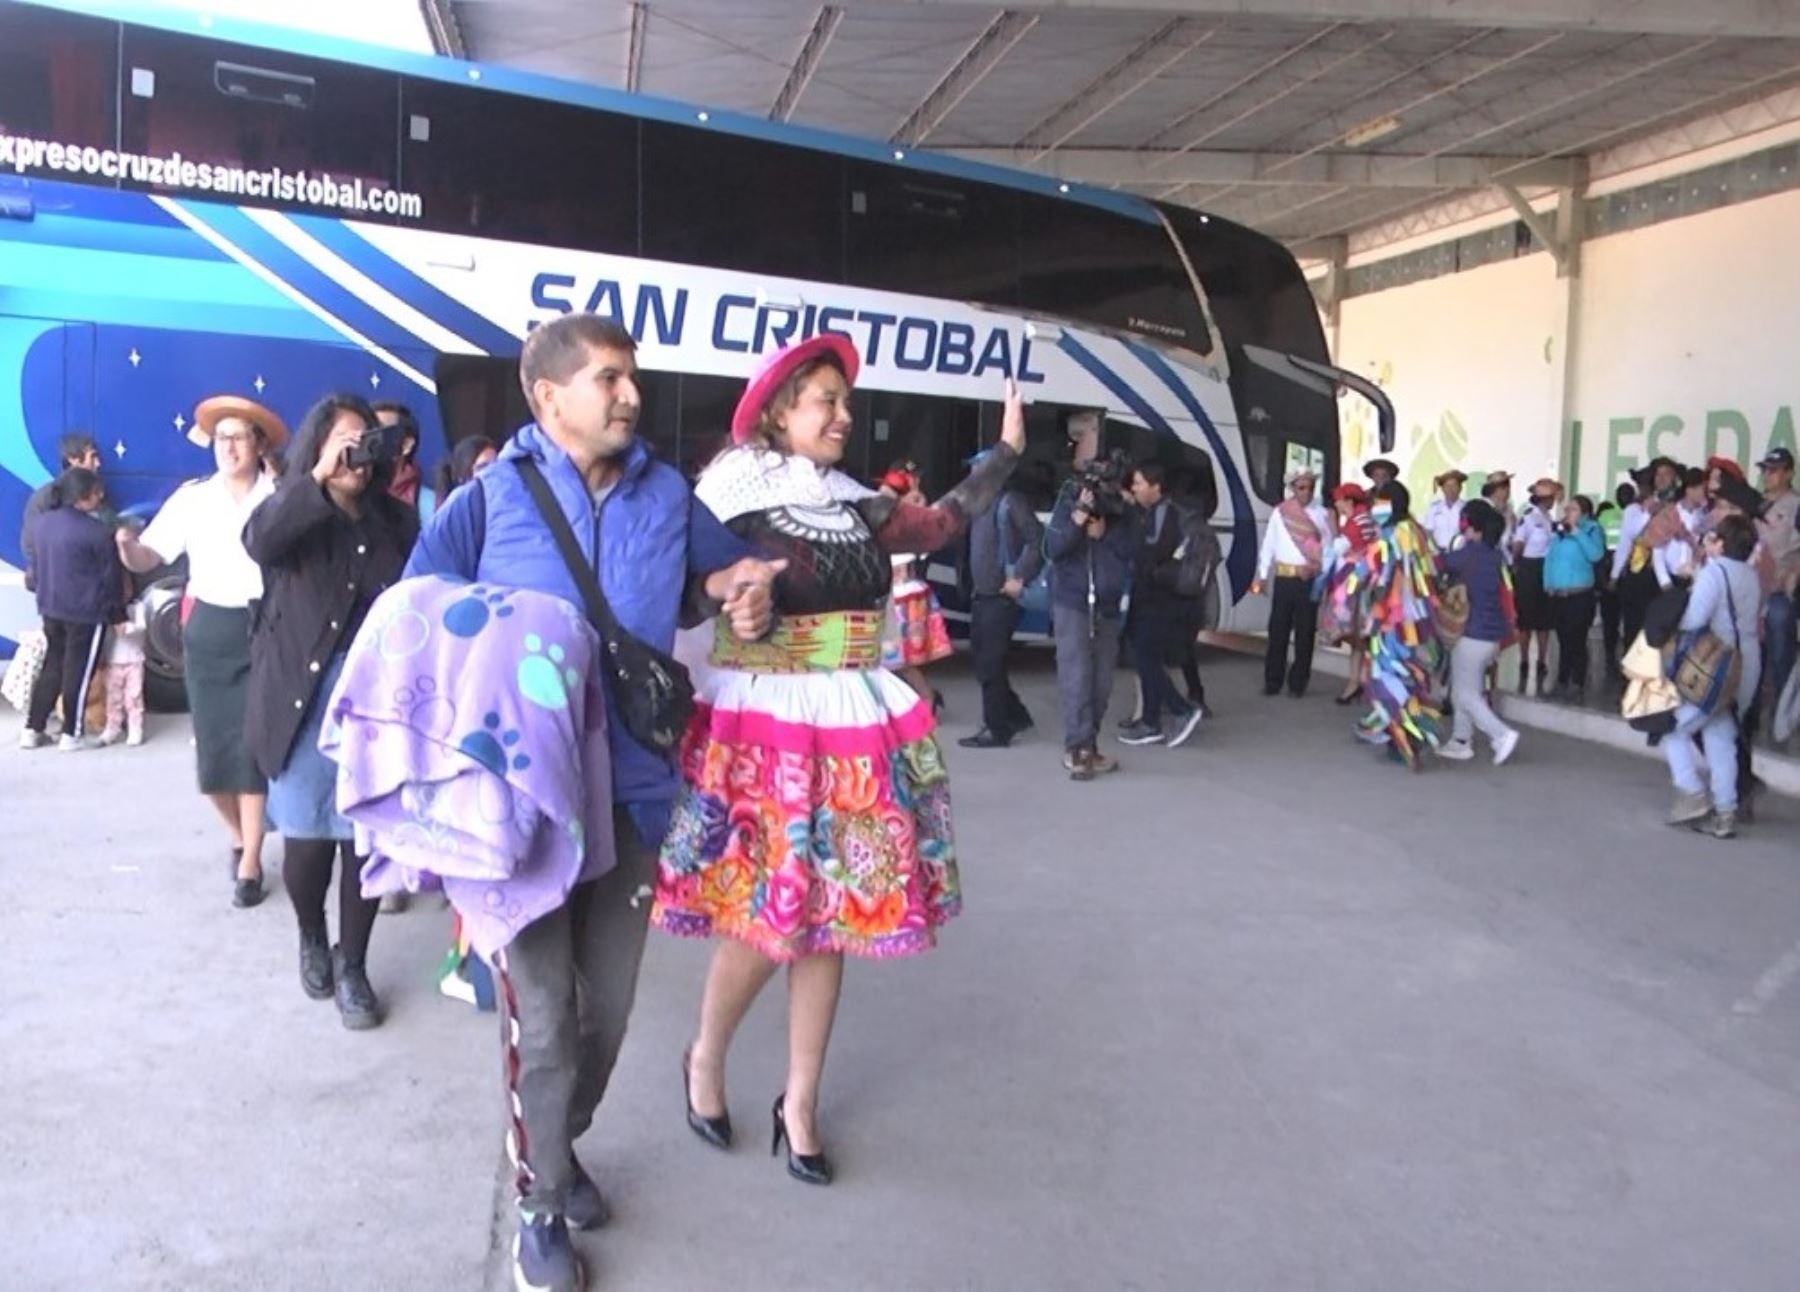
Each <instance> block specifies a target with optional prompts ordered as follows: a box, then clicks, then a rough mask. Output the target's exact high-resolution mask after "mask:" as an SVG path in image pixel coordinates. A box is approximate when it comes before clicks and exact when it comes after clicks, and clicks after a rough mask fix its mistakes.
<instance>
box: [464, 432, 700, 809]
mask: <svg viewBox="0 0 1800 1292" xmlns="http://www.w3.org/2000/svg"><path fill="white" fill-rule="evenodd" d="M520 458H535V459H536V460H537V463H538V465H539V467H540V469H541V470H542V471H543V473H544V478H545V479H546V480H548V481H549V482H550V488H551V490H552V491H553V492H554V493H555V494H556V499H557V501H558V502H560V503H561V504H562V510H563V515H565V516H567V517H568V519H569V526H570V528H571V529H573V530H574V531H575V537H576V538H577V539H578V540H580V543H581V550H582V552H583V553H584V554H586V556H587V558H588V560H589V561H590V562H593V561H594V554H595V552H596V551H599V552H601V553H603V554H604V559H603V560H602V561H600V562H596V563H595V565H596V568H597V569H598V570H599V571H600V586H601V587H602V588H604V589H605V590H606V600H607V602H608V603H609V604H610V605H611V606H612V611H613V614H614V615H616V616H617V617H618V619H619V622H620V623H622V624H623V625H624V626H625V627H626V628H627V629H628V630H630V632H631V633H632V634H633V635H635V636H637V637H639V638H641V639H642V640H644V641H646V642H648V643H649V644H650V645H652V646H655V647H657V648H659V649H661V650H665V651H666V650H669V649H670V648H671V647H673V646H674V644H675V628H676V624H677V620H678V619H679V617H680V613H681V600H682V593H683V590H684V589H685V587H686V583H687V549H688V505H689V491H688V485H687V481H685V480H683V479H682V478H681V475H680V473H679V472H677V471H676V470H675V469H674V468H673V467H670V466H668V465H666V464H664V463H662V462H658V461H657V460H656V459H655V458H653V457H652V456H651V455H650V450H649V449H648V448H646V447H645V446H644V443H643V441H642V440H638V441H635V442H633V444H632V446H631V448H630V450H629V451H628V452H627V453H626V455H625V470H624V474H623V476H622V477H621V478H620V480H619V483H618V484H617V485H616V486H615V487H614V489H613V491H612V492H611V493H610V494H608V495H607V497H606V501H605V502H604V503H602V504H601V506H600V508H599V510H598V511H596V510H595V508H594V501H593V495H591V494H590V493H589V492H588V488H587V483H586V482H585V481H584V480H583V479H582V478H581V473H580V472H579V471H577V470H576V469H575V465H574V463H572V462H571V461H570V460H569V455H568V454H566V453H564V452H563V451H562V449H560V448H559V447H557V445H556V444H555V443H554V442H553V441H552V440H551V439H550V437H549V436H547V435H545V434H544V433H543V432H542V431H541V430H539V429H538V427H537V425H536V423H533V424H531V425H529V426H526V427H524V428H523V429H521V430H520V431H519V433H518V434H516V435H514V436H513V437H512V439H510V440H508V441H507V443H506V446H505V447H504V448H502V449H501V450H500V461H499V462H497V463H495V464H494V466H493V467H492V468H491V469H489V470H487V471H483V472H482V473H481V474H480V475H478V476H476V477H475V479H476V481H477V482H478V483H479V484H480V486H481V490H482V494H483V501H484V503H485V511H486V526H485V533H484V535H483V538H482V544H481V564H480V567H479V571H478V577H479V578H480V580H481V581H482V582H485V583H498V584H503V585H511V586H513V587H522V588H533V589H536V590H537V591H540V592H551V593H555V594H556V595H557V596H559V597H563V598H565V599H566V600H568V601H570V602H573V603H574V604H575V605H577V606H579V605H581V590H580V589H579V588H577V587H576V586H575V580H574V578H573V577H572V576H571V575H570V574H569V570H568V567H567V566H565V565H564V564H563V560H562V557H561V555H560V554H558V552H557V550H556V544H555V542H554V541H553V540H552V539H551V537H550V535H549V534H548V533H547V532H546V531H545V529H544V522H543V520H542V519H541V518H540V517H539V516H538V510H537V504H535V503H534V502H532V500H531V493H530V491H529V490H527V489H526V487H525V481H524V479H523V478H522V477H521V476H520V475H519V473H518V470H517V469H516V468H514V467H512V466H509V465H508V463H511V462H516V461H517V460H519V459H520ZM609 686H610V679H609ZM609 698H610V697H609ZM615 707H616V706H615ZM610 734H611V740H610V742H609V743H610V744H611V746H612V759H613V765H612V780H613V800H614V801H615V802H617V803H621V804H626V803H667V802H672V801H673V800H674V798H675V791H676V789H677V787H678V785H679V783H680V778H679V775H678V774H677V772H676V769H675V765H674V764H673V763H672V762H671V761H670V760H668V759H666V758H664V757H662V756H661V755H659V754H656V753H653V752H651V751H650V750H648V749H645V748H644V747H643V746H642V745H640V744H638V743H637V742H636V741H635V740H633V739H632V738H631V737H630V735H628V734H627V733H626V731H625V728H624V726H623V724H621V723H617V722H615V723H613V724H612V726H611V731H610Z"/></svg>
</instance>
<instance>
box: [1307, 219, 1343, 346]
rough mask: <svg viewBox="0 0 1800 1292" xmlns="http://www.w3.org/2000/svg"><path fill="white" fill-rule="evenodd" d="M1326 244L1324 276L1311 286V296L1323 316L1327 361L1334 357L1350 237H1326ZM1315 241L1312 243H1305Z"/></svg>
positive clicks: (1341, 320)
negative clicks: (1313, 286) (1312, 287)
mask: <svg viewBox="0 0 1800 1292" xmlns="http://www.w3.org/2000/svg"><path fill="white" fill-rule="evenodd" d="M1326 241H1327V243H1328V245H1327V246H1325V247H1323V248H1321V249H1322V250H1323V251H1324V252H1325V257H1326V261H1327V264H1326V269H1325V276H1324V277H1323V278H1321V279H1319V281H1318V285H1317V286H1316V287H1315V288H1314V289H1313V296H1314V298H1315V299H1316V300H1317V301H1318V303H1319V313H1321V314H1322V315H1324V317H1325V345H1326V351H1327V353H1329V354H1330V355H1331V361H1332V362H1333V363H1336V362H1337V361H1338V333H1339V330H1340V328H1341V326H1342V324H1343V313H1344V289H1345V287H1346V286H1347V285H1348V284H1347V282H1346V277H1347V271H1346V268H1345V263H1346V262H1347V261H1348V260H1349V257H1350V239H1349V238H1346V237H1337V238H1330V239H1327V240H1326ZM1309 245H1315V244H1309Z"/></svg>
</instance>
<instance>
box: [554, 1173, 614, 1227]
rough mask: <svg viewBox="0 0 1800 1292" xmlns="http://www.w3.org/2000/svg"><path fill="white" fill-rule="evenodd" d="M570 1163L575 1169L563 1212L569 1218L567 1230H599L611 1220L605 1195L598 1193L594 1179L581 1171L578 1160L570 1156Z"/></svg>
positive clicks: (609, 1208) (597, 1186) (610, 1211)
mask: <svg viewBox="0 0 1800 1292" xmlns="http://www.w3.org/2000/svg"><path fill="white" fill-rule="evenodd" d="M570 1161H571V1164H572V1165H573V1166H574V1168H575V1169H574V1173H573V1175H572V1176H571V1177H570V1180H569V1202H568V1206H567V1207H566V1208H565V1210H564V1214H565V1215H567V1216H568V1218H569V1228H570V1229H580V1230H588V1229H599V1228H601V1227H602V1226H603V1225H605V1224H606V1223H607V1222H608V1221H609V1220H611V1219H612V1208H611V1207H609V1206H608V1205H607V1204H606V1195H605V1194H603V1193H601V1192H600V1186H599V1185H597V1184H595V1183H594V1177H593V1176H591V1175H589V1174H588V1173H587V1172H586V1171H585V1170H583V1169H582V1166H581V1161H580V1159H579V1158H575V1157H573V1156H571V1159H570Z"/></svg>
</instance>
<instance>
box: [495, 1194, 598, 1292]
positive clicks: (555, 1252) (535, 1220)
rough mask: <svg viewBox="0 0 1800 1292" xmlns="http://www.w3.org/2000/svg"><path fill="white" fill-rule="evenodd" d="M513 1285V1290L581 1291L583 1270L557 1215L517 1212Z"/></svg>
mask: <svg viewBox="0 0 1800 1292" xmlns="http://www.w3.org/2000/svg"><path fill="white" fill-rule="evenodd" d="M513 1287H514V1288H515V1289H516V1290H517V1292H584V1289H585V1288H586V1287H587V1271H586V1270H584V1269H583V1268H582V1266H581V1258H580V1257H579V1256H577V1255H576V1254H575V1245H574V1244H573V1243H571V1242H570V1241H569V1226H568V1222H567V1221H565V1220H564V1219H563V1218H562V1217H561V1216H537V1215H531V1214H530V1213H527V1212H524V1211H521V1212H520V1213H519V1232H518V1235H517V1236H516V1237H515V1238H514V1239H513Z"/></svg>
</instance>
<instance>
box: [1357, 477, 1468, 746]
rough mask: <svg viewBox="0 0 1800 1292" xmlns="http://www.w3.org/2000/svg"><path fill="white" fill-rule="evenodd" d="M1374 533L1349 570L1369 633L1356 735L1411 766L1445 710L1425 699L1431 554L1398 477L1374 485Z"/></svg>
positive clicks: (1431, 672) (1437, 667) (1435, 666)
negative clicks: (1363, 703)
mask: <svg viewBox="0 0 1800 1292" xmlns="http://www.w3.org/2000/svg"><path fill="white" fill-rule="evenodd" d="M1369 514H1370V516H1371V518H1372V519H1373V520H1374V522H1375V537H1374V539H1373V540H1372V541H1371V542H1370V543H1369V544H1368V546H1367V547H1365V548H1364V549H1363V551H1362V555H1361V556H1360V557H1359V558H1358V559H1357V561H1356V563H1355V565H1354V566H1353V567H1352V569H1351V571H1350V573H1349V575H1348V576H1347V577H1348V578H1349V579H1350V580H1352V587H1353V589H1354V592H1353V595H1354V596H1355V597H1356V598H1357V614H1359V615H1360V616H1361V620H1362V623H1363V624H1364V626H1365V628H1366V630H1367V632H1368V635H1369V680H1368V682H1367V683H1365V684H1364V686H1363V694H1364V696H1365V697H1366V698H1367V699H1368V701H1369V710H1368V712H1367V713H1365V714H1364V715H1363V717H1362V720H1361V721H1360V722H1359V723H1358V724H1357V736H1358V737H1359V738H1360V739H1362V740H1364V741H1367V742H1368V743H1369V744H1372V745H1386V746H1387V747H1388V748H1389V749H1390V750H1392V751H1393V753H1394V755H1395V756H1396V757H1397V758H1399V759H1400V761H1401V762H1403V763H1405V764H1406V765H1407V766H1408V767H1410V768H1412V769H1413V770H1414V771H1417V770H1418V769H1419V766H1420V760H1421V757H1422V755H1423V753H1424V749H1425V747H1426V746H1427V745H1430V746H1432V747H1433V748H1435V747H1436V746H1437V745H1438V744H1439V741H1440V730H1441V727H1442V725H1443V715H1442V714H1440V713H1439V712H1438V710H1437V709H1436V708H1434V707H1433V706H1432V703H1431V689H1432V684H1433V682H1434V680H1435V679H1436V678H1437V676H1438V675H1439V673H1440V672H1441V671H1442V668H1443V662H1444V652H1443V647H1442V645H1441V644H1440V643H1439V641H1438V638H1437V625H1436V620H1435V611H1436V603H1437V561H1436V559H1435V558H1434V557H1433V555H1432V551H1431V538H1430V536H1429V535H1427V534H1426V533H1425V531H1424V530H1423V529H1421V528H1420V527H1419V525H1418V523H1417V522H1415V521H1414V520H1413V518H1412V499H1411V496H1410V495H1409V494H1408V492H1407V489H1406V486H1405V485H1403V484H1401V483H1400V482H1399V481H1398V480H1390V481H1388V482H1387V483H1386V484H1382V485H1377V486H1376V487H1375V490H1374V496H1373V502H1372V505H1371V507H1370V512H1369Z"/></svg>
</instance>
